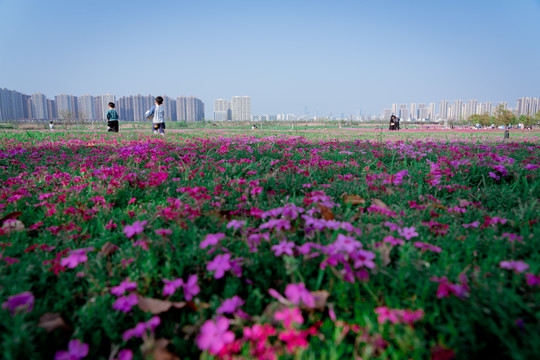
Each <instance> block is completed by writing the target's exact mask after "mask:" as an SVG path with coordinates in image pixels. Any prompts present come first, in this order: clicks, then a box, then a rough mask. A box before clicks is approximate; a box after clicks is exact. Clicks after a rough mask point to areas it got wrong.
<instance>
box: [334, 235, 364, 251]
mask: <svg viewBox="0 0 540 360" xmlns="http://www.w3.org/2000/svg"><path fill="white" fill-rule="evenodd" d="M333 246H335V248H336V250H337V251H343V252H346V253H351V252H353V251H355V250H357V249H360V248H361V247H362V243H361V242H360V241H358V240H356V239H355V238H354V236H346V235H343V234H338V236H337V238H336V241H334V243H333Z"/></svg>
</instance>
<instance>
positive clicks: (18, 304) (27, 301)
mask: <svg viewBox="0 0 540 360" xmlns="http://www.w3.org/2000/svg"><path fill="white" fill-rule="evenodd" d="M33 308H34V295H33V294H32V293H31V292H30V291H25V292H22V293H20V294H17V295H12V296H10V297H8V298H7V300H6V301H5V302H4V303H3V304H2V309H8V310H9V311H10V312H11V315H15V314H16V313H17V311H26V312H30V311H32V309H33Z"/></svg>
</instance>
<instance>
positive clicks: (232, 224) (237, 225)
mask: <svg viewBox="0 0 540 360" xmlns="http://www.w3.org/2000/svg"><path fill="white" fill-rule="evenodd" d="M244 225H246V222H245V221H238V220H231V221H229V223H228V224H227V229H230V228H233V229H234V230H238V229H240V228H242V227H243V226H244Z"/></svg>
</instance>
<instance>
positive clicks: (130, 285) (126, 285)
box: [111, 280, 137, 296]
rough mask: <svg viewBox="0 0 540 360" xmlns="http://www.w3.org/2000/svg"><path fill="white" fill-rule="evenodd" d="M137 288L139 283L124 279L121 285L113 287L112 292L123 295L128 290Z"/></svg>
mask: <svg viewBox="0 0 540 360" xmlns="http://www.w3.org/2000/svg"><path fill="white" fill-rule="evenodd" d="M136 289H137V283H136V282H133V281H129V280H124V281H122V282H121V283H120V285H118V286H115V287H113V288H112V289H111V294H113V295H116V296H122V295H124V293H125V292H126V291H133V290H136Z"/></svg>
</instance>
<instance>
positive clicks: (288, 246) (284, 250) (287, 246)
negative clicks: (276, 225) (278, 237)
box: [272, 240, 294, 256]
mask: <svg viewBox="0 0 540 360" xmlns="http://www.w3.org/2000/svg"><path fill="white" fill-rule="evenodd" d="M293 249H294V243H293V242H291V241H287V240H283V241H281V242H280V243H279V244H278V245H274V246H272V250H273V251H274V255H275V256H280V255H281V254H285V255H289V256H293Z"/></svg>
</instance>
